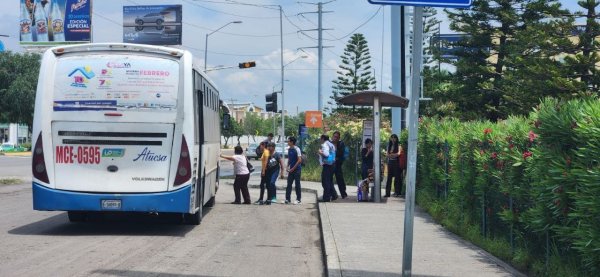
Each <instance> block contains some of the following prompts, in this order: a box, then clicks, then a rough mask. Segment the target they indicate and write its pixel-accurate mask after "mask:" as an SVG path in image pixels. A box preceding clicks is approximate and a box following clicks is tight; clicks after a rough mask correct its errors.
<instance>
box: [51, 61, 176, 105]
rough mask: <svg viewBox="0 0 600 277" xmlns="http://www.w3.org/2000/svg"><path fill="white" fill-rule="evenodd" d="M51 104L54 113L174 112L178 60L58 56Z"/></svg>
mask: <svg viewBox="0 0 600 277" xmlns="http://www.w3.org/2000/svg"><path fill="white" fill-rule="evenodd" d="M55 72H56V75H55V79H54V94H53V100H54V101H53V105H54V107H53V108H54V111H56V112H68V111H146V112H174V111H175V109H176V108H177V92H178V89H179V63H178V62H177V61H174V60H170V59H163V58H157V57H147V56H135V55H129V56H127V55H114V54H112V55H86V56H78V57H62V58H59V59H58V62H57V65H56V71H55Z"/></svg>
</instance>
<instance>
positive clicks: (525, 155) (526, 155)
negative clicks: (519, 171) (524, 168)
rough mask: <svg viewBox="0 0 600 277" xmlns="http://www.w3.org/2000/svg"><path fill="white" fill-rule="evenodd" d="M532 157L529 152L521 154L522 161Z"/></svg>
mask: <svg viewBox="0 0 600 277" xmlns="http://www.w3.org/2000/svg"><path fill="white" fill-rule="evenodd" d="M531 156H533V153H531V152H529V151H525V152H523V159H525V160H526V159H527V158H529V157H531Z"/></svg>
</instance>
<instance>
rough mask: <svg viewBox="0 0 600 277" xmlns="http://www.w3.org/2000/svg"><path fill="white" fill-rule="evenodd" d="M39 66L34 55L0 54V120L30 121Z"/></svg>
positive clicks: (26, 122) (38, 57)
mask: <svg viewBox="0 0 600 277" xmlns="http://www.w3.org/2000/svg"><path fill="white" fill-rule="evenodd" d="M39 68H40V56H39V55H37V54H19V53H12V52H2V53H0V99H2V101H0V122H16V123H25V124H27V125H28V126H29V128H30V130H31V126H32V123H33V109H34V105H35V91H36V86H37V80H38V75H39Z"/></svg>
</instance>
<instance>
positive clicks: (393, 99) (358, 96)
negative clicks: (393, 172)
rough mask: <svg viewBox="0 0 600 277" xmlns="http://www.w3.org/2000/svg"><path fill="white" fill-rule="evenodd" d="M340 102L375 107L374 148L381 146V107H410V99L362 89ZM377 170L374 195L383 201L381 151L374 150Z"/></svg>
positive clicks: (376, 199) (374, 163)
mask: <svg viewBox="0 0 600 277" xmlns="http://www.w3.org/2000/svg"><path fill="white" fill-rule="evenodd" d="M337 102H338V103H340V104H342V105H347V106H367V107H373V132H374V134H373V149H380V147H381V145H380V144H381V134H380V131H379V129H380V128H381V107H400V108H406V107H408V99H406V98H404V97H400V96H398V95H395V94H392V93H389V92H384V91H362V92H358V93H354V94H350V95H348V96H345V97H342V98H340V99H339V100H338V101H337ZM373 165H374V171H375V178H374V182H375V184H374V187H375V191H374V194H373V197H374V199H375V202H381V166H380V165H381V151H379V150H377V151H373Z"/></svg>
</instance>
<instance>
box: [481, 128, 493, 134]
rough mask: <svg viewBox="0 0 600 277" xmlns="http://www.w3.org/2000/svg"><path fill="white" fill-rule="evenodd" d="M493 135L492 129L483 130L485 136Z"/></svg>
mask: <svg viewBox="0 0 600 277" xmlns="http://www.w3.org/2000/svg"><path fill="white" fill-rule="evenodd" d="M491 133H492V129H490V128H485V130H483V134H484V135H487V134H491Z"/></svg>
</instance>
